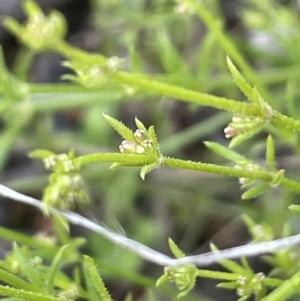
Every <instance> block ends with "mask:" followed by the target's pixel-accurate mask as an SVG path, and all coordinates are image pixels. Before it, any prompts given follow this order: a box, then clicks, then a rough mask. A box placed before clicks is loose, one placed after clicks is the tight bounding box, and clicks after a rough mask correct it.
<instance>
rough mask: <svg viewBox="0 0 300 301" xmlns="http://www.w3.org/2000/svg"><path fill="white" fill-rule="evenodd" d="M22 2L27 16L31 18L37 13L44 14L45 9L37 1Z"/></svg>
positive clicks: (27, 0)
mask: <svg viewBox="0 0 300 301" xmlns="http://www.w3.org/2000/svg"><path fill="white" fill-rule="evenodd" d="M22 4H23V9H24V11H25V14H26V16H27V17H29V18H30V17H36V15H43V11H42V10H41V8H40V7H39V6H38V5H37V3H36V2H35V1H32V0H26V1H23V2H22Z"/></svg>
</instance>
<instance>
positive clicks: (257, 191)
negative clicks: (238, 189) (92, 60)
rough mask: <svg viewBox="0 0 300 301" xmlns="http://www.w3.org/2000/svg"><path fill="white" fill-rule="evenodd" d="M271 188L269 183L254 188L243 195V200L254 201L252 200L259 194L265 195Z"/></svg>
mask: <svg viewBox="0 0 300 301" xmlns="http://www.w3.org/2000/svg"><path fill="white" fill-rule="evenodd" d="M269 187H270V184H269V183H262V184H258V185H257V186H254V187H252V188H250V189H249V190H247V191H246V192H244V193H243V194H242V200H249V199H252V198H254V197H256V196H258V195H259V194H261V193H263V192H264V191H265V190H267V189H268V188H269Z"/></svg>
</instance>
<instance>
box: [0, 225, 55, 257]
mask: <svg viewBox="0 0 300 301" xmlns="http://www.w3.org/2000/svg"><path fill="white" fill-rule="evenodd" d="M0 237H2V238H4V239H7V240H13V241H15V242H18V243H21V244H24V245H26V246H28V247H32V248H36V249H47V250H49V253H51V252H52V253H56V252H57V251H58V248H57V247H56V246H55V245H54V244H52V243H49V242H47V241H43V240H42V239H38V238H34V237H32V236H29V235H26V234H23V233H20V232H18V231H14V230H11V229H7V228H4V227H0Z"/></svg>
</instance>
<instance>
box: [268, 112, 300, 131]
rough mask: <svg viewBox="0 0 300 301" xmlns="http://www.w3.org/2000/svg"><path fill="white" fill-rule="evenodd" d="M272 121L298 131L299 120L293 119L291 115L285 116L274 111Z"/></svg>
mask: <svg viewBox="0 0 300 301" xmlns="http://www.w3.org/2000/svg"><path fill="white" fill-rule="evenodd" d="M272 121H273V122H274V123H276V124H278V125H281V126H284V127H286V128H288V129H292V130H294V131H295V130H296V131H300V121H299V120H295V119H294V118H292V117H288V116H285V115H283V114H281V113H279V112H276V111H275V112H274V116H273V118H272Z"/></svg>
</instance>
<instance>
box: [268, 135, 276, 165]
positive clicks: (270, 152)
mask: <svg viewBox="0 0 300 301" xmlns="http://www.w3.org/2000/svg"><path fill="white" fill-rule="evenodd" d="M266 160H267V163H268V166H269V168H270V170H271V171H276V162H275V145H274V140H273V138H272V136H271V135H269V136H268V138H267V148H266Z"/></svg>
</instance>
